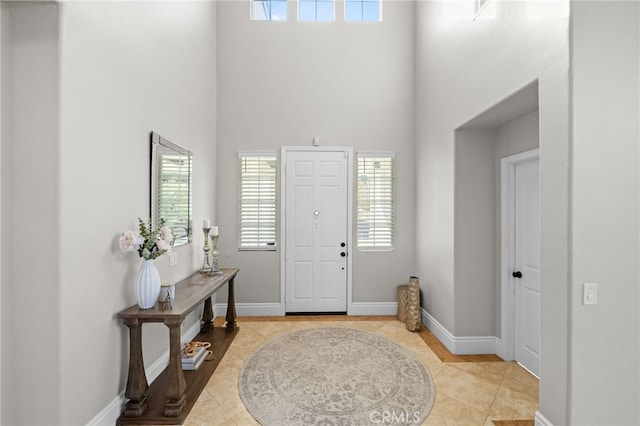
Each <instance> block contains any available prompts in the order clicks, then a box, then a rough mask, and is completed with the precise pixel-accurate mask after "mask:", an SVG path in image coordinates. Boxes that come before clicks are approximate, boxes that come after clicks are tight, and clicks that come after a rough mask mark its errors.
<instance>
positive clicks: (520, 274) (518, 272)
mask: <svg viewBox="0 0 640 426" xmlns="http://www.w3.org/2000/svg"><path fill="white" fill-rule="evenodd" d="M511 276H512V277H513V278H522V272H520V271H516V272H514V273H513V274H511Z"/></svg>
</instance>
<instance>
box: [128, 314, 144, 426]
mask: <svg viewBox="0 0 640 426" xmlns="http://www.w3.org/2000/svg"><path fill="white" fill-rule="evenodd" d="M124 323H125V325H126V326H127V327H129V374H128V376H127V388H126V390H125V392H124V396H125V397H126V398H127V399H128V400H129V401H128V402H127V404H126V406H125V409H124V414H125V415H126V416H135V417H137V416H140V415H141V414H142V413H143V412H144V410H146V408H147V404H148V401H147V397H146V396H145V393H146V392H147V389H148V388H149V384H148V382H147V376H146V375H145V373H144V361H143V359H142V323H141V322H140V321H139V320H138V319H127V320H125V321H124Z"/></svg>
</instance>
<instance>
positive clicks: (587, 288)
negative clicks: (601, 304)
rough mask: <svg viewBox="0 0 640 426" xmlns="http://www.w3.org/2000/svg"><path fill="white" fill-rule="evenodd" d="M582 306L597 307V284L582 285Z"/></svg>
mask: <svg viewBox="0 0 640 426" xmlns="http://www.w3.org/2000/svg"><path fill="white" fill-rule="evenodd" d="M582 304H583V305H597V304H598V284H597V283H584V284H583V285H582Z"/></svg>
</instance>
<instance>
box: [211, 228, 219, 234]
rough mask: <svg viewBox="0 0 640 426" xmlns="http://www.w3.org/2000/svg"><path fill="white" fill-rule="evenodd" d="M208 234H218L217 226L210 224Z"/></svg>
mask: <svg viewBox="0 0 640 426" xmlns="http://www.w3.org/2000/svg"><path fill="white" fill-rule="evenodd" d="M210 235H218V227H217V226H212V227H211V232H210Z"/></svg>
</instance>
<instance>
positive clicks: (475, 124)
mask: <svg viewBox="0 0 640 426" xmlns="http://www.w3.org/2000/svg"><path fill="white" fill-rule="evenodd" d="M537 109H538V81H537V80H536V81H534V82H533V83H530V84H528V85H526V86H525V87H523V88H522V89H520V90H519V91H517V92H515V93H514V94H512V95H511V96H509V97H508V98H506V99H503V100H502V101H500V102H498V103H497V104H496V105H494V106H492V107H491V108H489V109H488V110H486V111H484V112H483V113H481V114H480V115H478V116H477V117H475V118H472V119H471V120H469V121H467V122H466V123H465V124H463V125H462V126H460V127H459V129H485V130H488V129H495V128H497V127H501V126H503V125H505V124H507V123H509V122H510V121H513V120H515V119H516V118H518V117H522V116H523V115H525V114H528V113H530V112H533V111H535V110H537Z"/></svg>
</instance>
